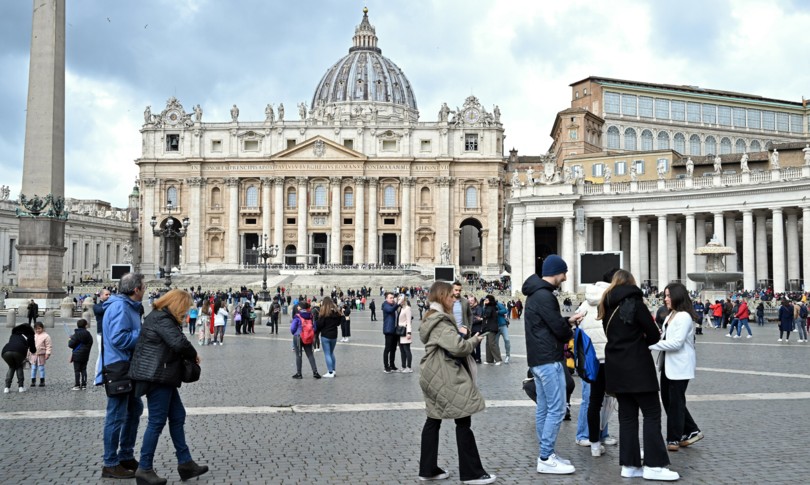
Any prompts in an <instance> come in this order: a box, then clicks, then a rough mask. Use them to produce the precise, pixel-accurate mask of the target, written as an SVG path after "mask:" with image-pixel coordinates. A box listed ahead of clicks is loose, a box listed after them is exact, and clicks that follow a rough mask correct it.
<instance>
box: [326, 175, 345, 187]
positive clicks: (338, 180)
mask: <svg viewBox="0 0 810 485" xmlns="http://www.w3.org/2000/svg"><path fill="white" fill-rule="evenodd" d="M342 181H343V177H329V183H330V184H332V185H337V186H338V187H340V183H341V182H342Z"/></svg>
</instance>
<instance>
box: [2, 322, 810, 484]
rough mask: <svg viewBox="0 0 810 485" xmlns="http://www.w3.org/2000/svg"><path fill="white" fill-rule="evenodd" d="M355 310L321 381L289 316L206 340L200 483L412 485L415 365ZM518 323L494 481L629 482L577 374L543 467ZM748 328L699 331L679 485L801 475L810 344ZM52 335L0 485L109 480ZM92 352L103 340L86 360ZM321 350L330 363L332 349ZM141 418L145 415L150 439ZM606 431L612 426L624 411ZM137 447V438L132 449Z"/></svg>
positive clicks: (490, 430)
mask: <svg viewBox="0 0 810 485" xmlns="http://www.w3.org/2000/svg"><path fill="white" fill-rule="evenodd" d="M352 317H353V318H352V338H351V342H349V343H340V342H338V344H337V349H336V359H337V377H336V378H335V379H321V380H315V379H313V378H312V377H311V373H310V372H308V364H307V362H306V359H304V369H305V370H304V379H303V380H293V379H291V378H290V377H291V375H292V374H293V373H294V372H295V364H294V354H293V353H292V352H291V351H290V345H291V339H290V336H289V332H288V330H287V329H286V328H284V326H282V334H281V335H280V336H273V335H269V334H268V329H267V327H265V326H262V327H257V334H256V335H252V336H247V335H240V336H237V335H234V334H233V333H232V329H231V328H229V329H228V332H229V333H228V335H227V337H226V339H225V344H224V345H222V346H216V347H202V348H201V347H197V348H198V349H199V350H200V352H201V356H202V359H203V362H202V366H203V375H202V378H201V380H200V381H199V382H197V383H194V384H190V385H184V386H183V387H182V389H181V396H182V398H183V400H184V403H185V405H186V407H187V410H188V414H189V416H188V418H187V421H186V434H187V440H188V443H189V445H190V447H191V450H192V454H193V456H194V459H195V460H196V461H197V462H198V463H204V464H208V465H209V466H210V467H211V471H210V472H209V473H208V474H206V475H204V476H203V477H202V478H201V479H200V482H204V483H212V484H213V483H216V484H221V483H229V484H230V483H251V484H255V483H319V484H329V483H336V484H337V483H340V484H344V483H352V484H364V483H374V484H380V483H385V484H392V483H415V482H416V481H417V471H418V463H417V461H418V457H419V439H420V431H421V427H422V424H423V422H424V417H425V415H424V410H423V404H422V396H421V392H420V390H419V383H418V380H419V374H418V370H416V371H415V372H414V373H413V374H390V375H389V374H384V373H383V372H382V347H383V345H382V344H383V337H382V334H381V330H380V325H381V322H370V321H369V318H368V312H355V313H353V314H352ZM286 321H287V322H288V321H289V320H288V319H287V320H286ZM414 323H415V324H416V323H418V318H417V320H416V321H415V322H414ZM69 326H70V327H72V321H71V323H70V324H69ZM70 331H71V332H72V328H70ZM510 331H511V334H512V348H513V353H512V359H513V363H512V364H511V365H502V366H497V367H496V366H483V365H482V366H481V367H480V368H479V383H480V387H481V391H482V393H483V394H484V396H485V397H486V399H487V409H486V411H484V412H482V413H479V414H477V415H475V416H474V417H473V430H474V431H475V434H476V438H477V442H478V447H479V450H480V453H481V455H482V458H483V462H484V466H485V468H486V469H487V471H488V472H490V473H494V474H496V475H498V477H499V480H498V483H560V484H573V483H583V484H584V483H598V484H610V483H630V482H632V480H630V479H622V478H620V477H619V462H618V448H617V447H608V449H607V454H606V455H605V456H603V457H600V458H592V457H591V456H590V453H589V450H588V448H584V447H578V446H576V445H575V444H574V439H575V432H576V413H577V411H578V402H579V400H578V399H577V397H579V393H580V389H579V381H577V390H576V391H575V392H574V399H573V401H574V409H573V414H574V416H575V418H574V421H571V422H564V423H563V425H562V429H561V432H560V435H559V438H558V441H557V452H558V453H559V454H560V455H561V456H563V457H565V458H569V459H570V460H571V461H572V462H573V464H574V465H575V466H576V467H577V471H576V473H575V474H574V475H569V476H560V477H548V476H543V475H538V474H537V473H536V472H535V470H534V467H535V459H536V456H537V438H536V435H535V430H534V413H533V403H532V402H531V401H529V400H528V399H527V398H526V396H525V394H523V391H522V390H521V387H520V383H521V380H522V378H523V377H524V375H525V373H526V365H525V362H526V359H525V341H524V336H523V325H522V322H519V321H513V323H512V325H511V327H510ZM753 331H754V332H755V337H754V338H753V339H745V338H743V339H740V340H737V339H730V338H726V337H724V336H723V335H724V332H722V331H719V330H706V334H705V335H703V336H699V337H698V339H699V343H698V367H699V371H698V375H697V378H696V379H695V380H694V381H692V383H691V384H690V386H689V390H688V401H689V407H690V410H691V412H692V415H693V416H694V417H695V419H696V420H697V422H698V424H699V426H700V427H701V429H702V430H703V432H704V434H705V435H706V439H704V440H703V441H701V442H700V443H698V444H696V445H694V446H693V447H690V448H689V449H682V450H681V451H679V452H677V453H672V454H671V459H672V469H674V470H676V471H678V472H679V473H681V476H682V477H683V478H682V480H681V481H682V482H683V483H690V484H691V483H707V484H724V483H735V484H737V483H740V482H743V483H765V482H772V481H778V482H779V483H806V481H807V480H806V478H805V474H806V471H805V469H806V467H805V466H804V465H805V464H806V463H807V458H806V453H807V451H806V443H808V440H810V428H808V427H807V426H806V415H807V411H808V408H807V406H808V399H809V398H810V373H808V372H807V370H806V368H805V367H804V365H803V363H805V362H807V360H808V357H810V344H799V343H796V342H791V343H789V344H784V343H777V342H776V338H777V332H776V330H775V326H770V327H767V330H765V329H763V328H760V327H754V328H753ZM48 332H49V333H50V335H51V337H52V339H53V342H54V355H53V356H52V358H51V359H50V360H49V361H48V365H47V376H48V377H47V386H46V387H44V388H39V387H37V388H34V389H31V390H30V392H27V393H22V394H20V393H17V392H14V391H16V381H15V382H14V383H13V387H12V391H13V392H12V393H10V394H7V395H3V396H0V442H2V443H3V445H2V450H1V451H0V483H23V482H25V483H59V484H63V483H64V484H75V483H105V482H107V483H115V481H114V480H102V479H101V478H100V468H101V455H102V440H101V434H102V425H103V415H104V411H103V410H104V406H105V403H106V400H105V396H104V392H103V390H102V389H100V388H91V389H90V390H88V391H85V392H81V391H71V390H70V388H71V387H72V385H73V371H72V366H71V365H70V364H68V356H69V353H68V351H69V349H68V348H67V335H66V332H65V330H64V328H63V327H62V324H61V321H59V322H58V323H57V326H56V328H53V329H48ZM8 336H9V329H7V328H3V329H0V341H1V342H3V343H4V342H6V341H7V340H8ZM194 341H195V342H196V339H195V340H194ZM413 351H414V361H415V363H414V367H415V368H417V367H418V360H419V359H420V358H421V356H422V348H421V344H419V343H414V345H413ZM97 352H98V349H97V348H94V350H93V354H92V359H93V360H94V359H95V356H96V354H97ZM315 355H316V361H317V364H318V368H319V370H320V371H321V372H322V373H323V372H325V364H324V360H323V354H322V353H316V354H315ZM397 361H398V362H399V355H397ZM398 365H399V364H398ZM2 368H3V370H5V366H2ZM27 372H28V371H27ZM26 377H27V378H28V377H30V375H29V374H26ZM145 422H146V419H145V417H144V418H143V419H142V421H141V427H140V434H141V435H142V433H143V430H144V428H145ZM611 429H612V430H613V434H614V435H617V434H618V424H617V423H616V417H615V414H614V417H613V419H612V422H611ZM441 440H442V441H441V445H440V456H439V461H440V465H442V466H444V467H445V468H446V469H448V470H449V471H450V472H451V479H450V480H449V481H448V482H447V483H457V482H458V467H457V455H456V451H455V439H454V433H453V424H452V422H451V421H450V422H447V421H446V422H445V424H444V430H443V431H442V438H441ZM140 442H141V439H140V436H139V439H138V443H137V445H136V454H137V449H138V448H139V446H140ZM174 460H175V458H174V451H173V447H172V445H171V439H170V437H169V436H168V432H167V431H166V430H164V433H163V436H162V438H161V440H160V443H159V445H158V449H157V453H156V456H155V467H156V469H157V470H158V472H159V473H160V474H161V475H162V476H166V477H167V478H168V479H169V481H170V482H179V477H178V475H177V471H176V469H175V467H176V462H175V461H174ZM635 482H637V483H638V482H641V479H635ZM130 483H131V482H130Z"/></svg>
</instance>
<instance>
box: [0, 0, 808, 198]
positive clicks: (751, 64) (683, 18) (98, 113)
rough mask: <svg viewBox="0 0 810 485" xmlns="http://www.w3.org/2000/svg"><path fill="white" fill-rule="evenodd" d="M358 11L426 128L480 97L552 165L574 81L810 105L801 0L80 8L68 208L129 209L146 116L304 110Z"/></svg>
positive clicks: (5, 89) (17, 66)
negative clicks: (90, 204)
mask: <svg viewBox="0 0 810 485" xmlns="http://www.w3.org/2000/svg"><path fill="white" fill-rule="evenodd" d="M32 4H33V2H32V1H30V0H2V1H0V73H2V75H0V184H4V185H10V186H11V193H12V195H13V196H14V197H16V194H18V193H19V190H20V183H21V180H22V158H23V143H24V127H25V101H26V93H27V86H28V57H29V48H30V42H31V15H32V9H33V8H32ZM364 5H367V6H368V8H369V18H370V20H371V23H372V24H373V25H374V26H375V27H376V29H377V36H378V37H379V47H380V48H381V49H382V52H383V55H384V56H386V57H388V58H389V59H391V60H392V61H393V62H394V63H396V64H397V65H398V66H399V67H400V68H401V69H403V71H404V72H405V74H406V76H407V77H408V79H410V81H411V86H412V88H413V91H414V93H415V95H416V100H417V103H418V106H419V110H420V119H421V120H422V121H435V119H436V116H437V111H438V109H439V107H440V106H441V103H442V102H445V101H446V102H447V103H448V104H449V105H450V106H456V105H461V104H462V103H463V101H464V98H466V97H467V96H468V95H469V94H475V95H476V96H477V97H478V98H479V100H480V101H481V103H482V104H483V105H484V106H486V107H487V108H488V109H490V110H491V109H492V106H493V105H494V104H497V105H499V106H500V108H501V112H502V118H501V120H502V122H503V123H504V127H505V129H506V141H505V148H506V149H507V150H508V149H509V148H512V147H514V148H517V149H518V150H519V152H520V154H523V155H538V154H541V153H545V152H546V150H547V149H548V147H549V145H550V143H551V139H550V137H549V131H550V130H551V125H552V124H553V122H554V116H555V114H556V112H557V111H560V110H562V109H565V108H567V107H569V105H570V96H571V94H570V88H569V86H568V85H569V84H571V83H573V82H574V81H578V80H580V79H583V78H585V77H588V76H591V75H596V76H605V77H615V78H622V79H632V80H638V81H648V82H657V83H669V84H689V85H698V86H701V87H704V88H714V89H723V90H730V91H739V92H744V93H751V94H758V95H762V96H767V97H773V98H779V99H786V100H792V101H801V98H802V96H803V95H804V96H805V97H808V98H810V85H808V79H810V62H808V61H807V59H808V54H807V53H808V51H810V37H808V33H807V32H808V28H810V2H807V1H805V0H764V1H748V0H733V1H732V0H677V1H668V0H661V1H655V2H651V1H646V0H644V1H635V0H610V1H593V0H585V1H583V0H569V1H566V2H559V1H542V2H541V1H536V0H521V1H517V0H514V1H513V0H499V1H495V0H432V1H431V0H368V1H367V2H363V1H355V0H297V1H281V0H278V1H269V0H227V1H225V0H139V1H137V2H135V1H124V0H72V1H69V2H68V3H67V24H68V25H67V83H66V84H67V87H66V97H67V99H66V111H67V113H66V146H65V152H66V153H65V162H66V179H65V182H66V189H65V195H66V196H68V197H76V198H85V199H93V198H96V199H102V200H107V201H109V202H111V203H112V204H113V205H115V206H126V204H127V198H126V197H127V195H128V194H129V193H130V191H131V188H132V185H133V181H134V179H135V177H136V175H137V168H136V166H135V165H134V163H133V160H135V159H136V158H138V157H139V156H140V148H141V141H140V140H141V138H140V136H141V135H140V133H139V131H138V130H139V129H140V127H141V124H142V123H143V110H144V107H145V106H146V105H152V109H153V112H158V113H159V112H160V111H161V110H162V109H163V107H165V103H166V100H167V98H169V97H170V96H176V97H177V98H178V99H179V101H180V102H181V103H182V104H183V105H184V107H185V108H186V110H187V111H191V108H192V106H194V105H195V104H197V103H199V104H201V105H202V107H203V110H204V111H205V115H204V118H203V120H204V121H225V120H228V119H229V118H230V117H229V114H228V111H229V109H230V106H231V105H232V104H234V103H236V104H237V105H238V106H239V109H240V112H241V113H240V119H241V120H246V121H247V120H263V119H264V106H265V105H266V104H267V103H273V104H274V105H278V103H280V102H283V103H284V104H285V105H286V106H295V104H297V103H298V102H301V101H306V102H307V103H309V102H310V101H311V98H312V94H313V92H314V90H315V87H316V86H317V84H318V81H320V78H321V76H323V74H324V73H325V72H326V70H327V69H328V68H329V67H330V66H331V65H332V64H334V63H335V62H336V61H337V60H338V59H340V58H341V57H342V56H344V55H346V54H347V53H348V48H349V47H350V46H351V38H352V35H353V34H354V28H355V26H356V25H357V24H358V23H359V22H360V20H361V18H362V8H363V6H364Z"/></svg>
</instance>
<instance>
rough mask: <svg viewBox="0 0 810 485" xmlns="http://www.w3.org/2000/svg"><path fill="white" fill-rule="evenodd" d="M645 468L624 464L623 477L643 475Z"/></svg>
mask: <svg viewBox="0 0 810 485" xmlns="http://www.w3.org/2000/svg"><path fill="white" fill-rule="evenodd" d="M643 476H644V470H642V469H641V467H640V466H623V467H622V477H623V478H637V477H643Z"/></svg>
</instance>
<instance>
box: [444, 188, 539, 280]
mask: <svg viewBox="0 0 810 485" xmlns="http://www.w3.org/2000/svg"><path fill="white" fill-rule="evenodd" d="M436 184H437V185H438V186H439V198H438V199H436V206H435V207H434V209H435V214H436V248H435V250H434V254H436V255H439V257H438V260H437V259H436V258H435V257H434V261H437V262H441V249H442V245H444V244H445V243H447V244H448V245H449V246H452V245H451V244H450V243H451V241H450V234H449V230H450V209H449V207H448V206H447V205H446V204H448V203H449V201H450V177H436ZM532 241H534V233H532ZM456 256H457V255H455V254H452V255H450V257H451V261H452V258H454V257H456ZM521 284H523V282H521Z"/></svg>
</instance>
